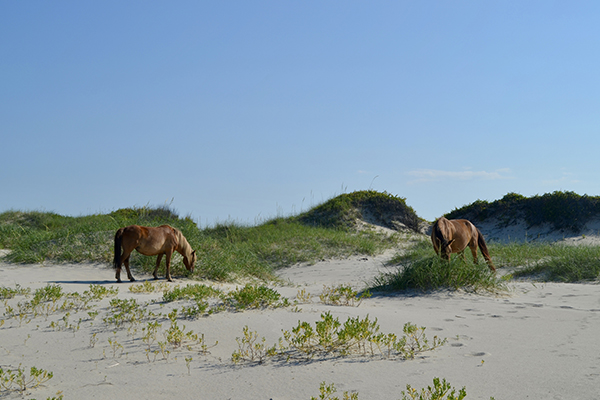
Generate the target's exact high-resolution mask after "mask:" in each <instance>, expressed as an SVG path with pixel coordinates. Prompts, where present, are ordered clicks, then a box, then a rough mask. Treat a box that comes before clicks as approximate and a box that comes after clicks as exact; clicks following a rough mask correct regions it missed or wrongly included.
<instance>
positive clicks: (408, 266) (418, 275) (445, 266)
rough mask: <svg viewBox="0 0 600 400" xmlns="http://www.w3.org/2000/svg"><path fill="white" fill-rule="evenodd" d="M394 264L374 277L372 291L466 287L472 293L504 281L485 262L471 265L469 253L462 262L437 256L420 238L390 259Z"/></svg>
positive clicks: (494, 287) (497, 286) (491, 288)
mask: <svg viewBox="0 0 600 400" xmlns="http://www.w3.org/2000/svg"><path fill="white" fill-rule="evenodd" d="M389 264H392V265H397V266H398V270H397V271H396V272H394V273H384V274H381V275H379V276H377V277H376V278H375V279H374V281H373V283H372V287H371V290H373V291H381V290H383V291H406V290H419V291H435V290H441V289H452V290H456V289H460V288H462V289H467V290H472V291H475V292H480V291H489V292H495V291H500V290H503V289H504V283H503V281H502V280H501V279H499V278H497V277H496V275H495V274H493V273H492V272H491V271H490V270H489V269H488V266H487V265H486V264H485V263H480V264H474V263H473V262H472V259H470V254H469V256H468V257H466V261H463V259H462V258H461V257H457V256H456V255H454V256H453V257H451V259H450V262H448V261H444V260H442V259H440V257H438V256H437V255H436V254H435V252H434V251H433V248H432V247H431V244H430V243H429V242H426V241H423V242H420V243H419V244H417V245H415V246H414V247H413V248H411V249H409V250H408V251H407V252H406V253H403V254H400V255H398V256H396V257H395V258H394V259H392V260H391V261H390V262H389Z"/></svg>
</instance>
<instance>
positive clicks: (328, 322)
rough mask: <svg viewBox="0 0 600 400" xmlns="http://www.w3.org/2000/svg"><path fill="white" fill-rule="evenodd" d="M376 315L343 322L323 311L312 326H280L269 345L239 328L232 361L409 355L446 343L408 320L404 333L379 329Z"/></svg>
mask: <svg viewBox="0 0 600 400" xmlns="http://www.w3.org/2000/svg"><path fill="white" fill-rule="evenodd" d="M379 330H380V327H379V324H378V323H377V319H375V320H371V319H369V316H368V315H367V316H366V317H364V318H360V317H356V318H352V317H350V318H348V319H347V320H346V321H345V322H344V323H342V322H340V321H339V319H338V318H337V317H334V316H333V315H331V313H329V312H326V313H322V314H321V319H320V320H319V321H316V322H315V324H314V326H313V325H312V324H310V323H309V322H305V321H298V325H297V326H296V327H293V328H292V329H291V330H289V331H288V330H282V333H283V338H280V339H279V342H278V343H277V344H275V345H272V346H269V345H267V343H266V339H265V338H264V337H263V338H260V337H259V335H258V333H257V332H253V331H250V329H249V328H248V326H246V327H244V329H243V336H242V337H238V338H237V339H236V340H237V342H238V347H239V349H238V350H237V351H235V352H234V353H233V355H232V360H233V362H234V363H239V362H242V361H255V362H264V361H265V360H266V359H267V358H269V357H275V356H277V357H280V358H282V359H285V360H287V361H289V360H292V359H301V360H310V359H314V358H317V359H326V358H330V357H346V356H351V355H361V356H375V355H378V356H380V357H383V358H399V359H403V360H408V359H413V358H415V356H416V355H418V354H420V353H423V352H425V351H431V350H434V349H436V348H438V347H440V346H443V345H444V344H445V343H446V339H440V338H438V337H437V336H435V337H434V338H433V340H431V341H430V340H429V339H428V338H427V337H426V335H425V328H424V327H421V328H417V327H416V326H415V325H413V324H411V323H406V324H405V325H404V335H402V336H401V337H398V336H397V335H395V334H384V333H381V332H379Z"/></svg>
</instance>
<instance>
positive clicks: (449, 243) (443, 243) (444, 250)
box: [431, 217, 496, 272]
mask: <svg viewBox="0 0 600 400" xmlns="http://www.w3.org/2000/svg"><path fill="white" fill-rule="evenodd" d="M431 242H432V243H433V249H434V250H435V252H436V254H437V255H439V256H441V257H442V258H443V259H445V260H450V254H451V253H460V254H461V255H462V257H463V259H465V253H464V251H465V249H466V248H467V246H469V248H470V249H471V253H472V254H473V261H474V262H475V264H477V246H479V249H480V250H481V253H482V254H483V258H485V260H486V261H487V263H488V267H489V268H490V270H492V271H494V272H495V271H496V268H495V267H494V264H493V263H492V259H491V257H490V253H489V251H488V248H487V245H486V244H485V239H484V238H483V235H482V234H481V231H480V230H479V229H477V227H475V225H473V224H472V223H471V222H470V221H468V220H466V219H451V220H448V219H446V218H444V217H441V218H440V219H438V220H437V221H435V223H434V224H433V228H432V229H431Z"/></svg>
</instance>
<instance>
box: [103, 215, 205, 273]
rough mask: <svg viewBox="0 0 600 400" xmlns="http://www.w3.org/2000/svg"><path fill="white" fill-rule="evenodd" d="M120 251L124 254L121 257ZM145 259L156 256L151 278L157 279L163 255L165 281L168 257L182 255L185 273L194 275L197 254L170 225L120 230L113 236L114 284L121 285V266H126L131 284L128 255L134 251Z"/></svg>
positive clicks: (168, 269) (168, 267) (131, 227)
mask: <svg viewBox="0 0 600 400" xmlns="http://www.w3.org/2000/svg"><path fill="white" fill-rule="evenodd" d="M121 248H122V249H123V253H122V254H121ZM134 249H135V250H137V251H138V252H139V253H141V254H143V255H145V256H156V255H157V256H158V257H157V258H156V268H154V273H153V275H154V279H158V276H156V272H157V271H158V266H159V265H160V261H161V260H162V256H163V255H164V256H166V264H167V280H168V281H169V282H173V280H172V279H171V270H170V268H171V255H173V252H174V251H177V252H178V253H180V254H181V255H182V256H183V263H184V264H185V267H186V268H187V270H188V271H190V272H194V263H195V262H196V251H195V250H192V247H191V246H190V244H189V243H188V241H187V240H186V238H185V237H184V236H183V234H182V233H181V232H180V231H179V230H177V229H175V228H173V227H171V226H169V225H161V226H159V227H157V228H153V227H147V226H139V225H130V226H126V227H125V228H121V229H119V230H118V231H117V233H116V234H115V258H114V260H113V266H114V267H115V269H116V270H117V273H116V276H115V278H117V282H121V264H123V263H125V269H126V270H127V277H128V278H129V280H130V281H132V282H133V281H135V279H134V278H133V275H131V271H130V270H129V256H130V255H131V252H132V251H133V250H134Z"/></svg>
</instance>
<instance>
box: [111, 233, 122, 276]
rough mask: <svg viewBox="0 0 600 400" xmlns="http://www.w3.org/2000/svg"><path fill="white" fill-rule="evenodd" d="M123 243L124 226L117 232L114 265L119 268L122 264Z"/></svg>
mask: <svg viewBox="0 0 600 400" xmlns="http://www.w3.org/2000/svg"><path fill="white" fill-rule="evenodd" d="M122 244H123V228H121V229H119V230H118V231H117V233H116V234H115V257H114V259H113V267H114V268H115V269H118V268H119V267H120V266H121V247H122Z"/></svg>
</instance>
